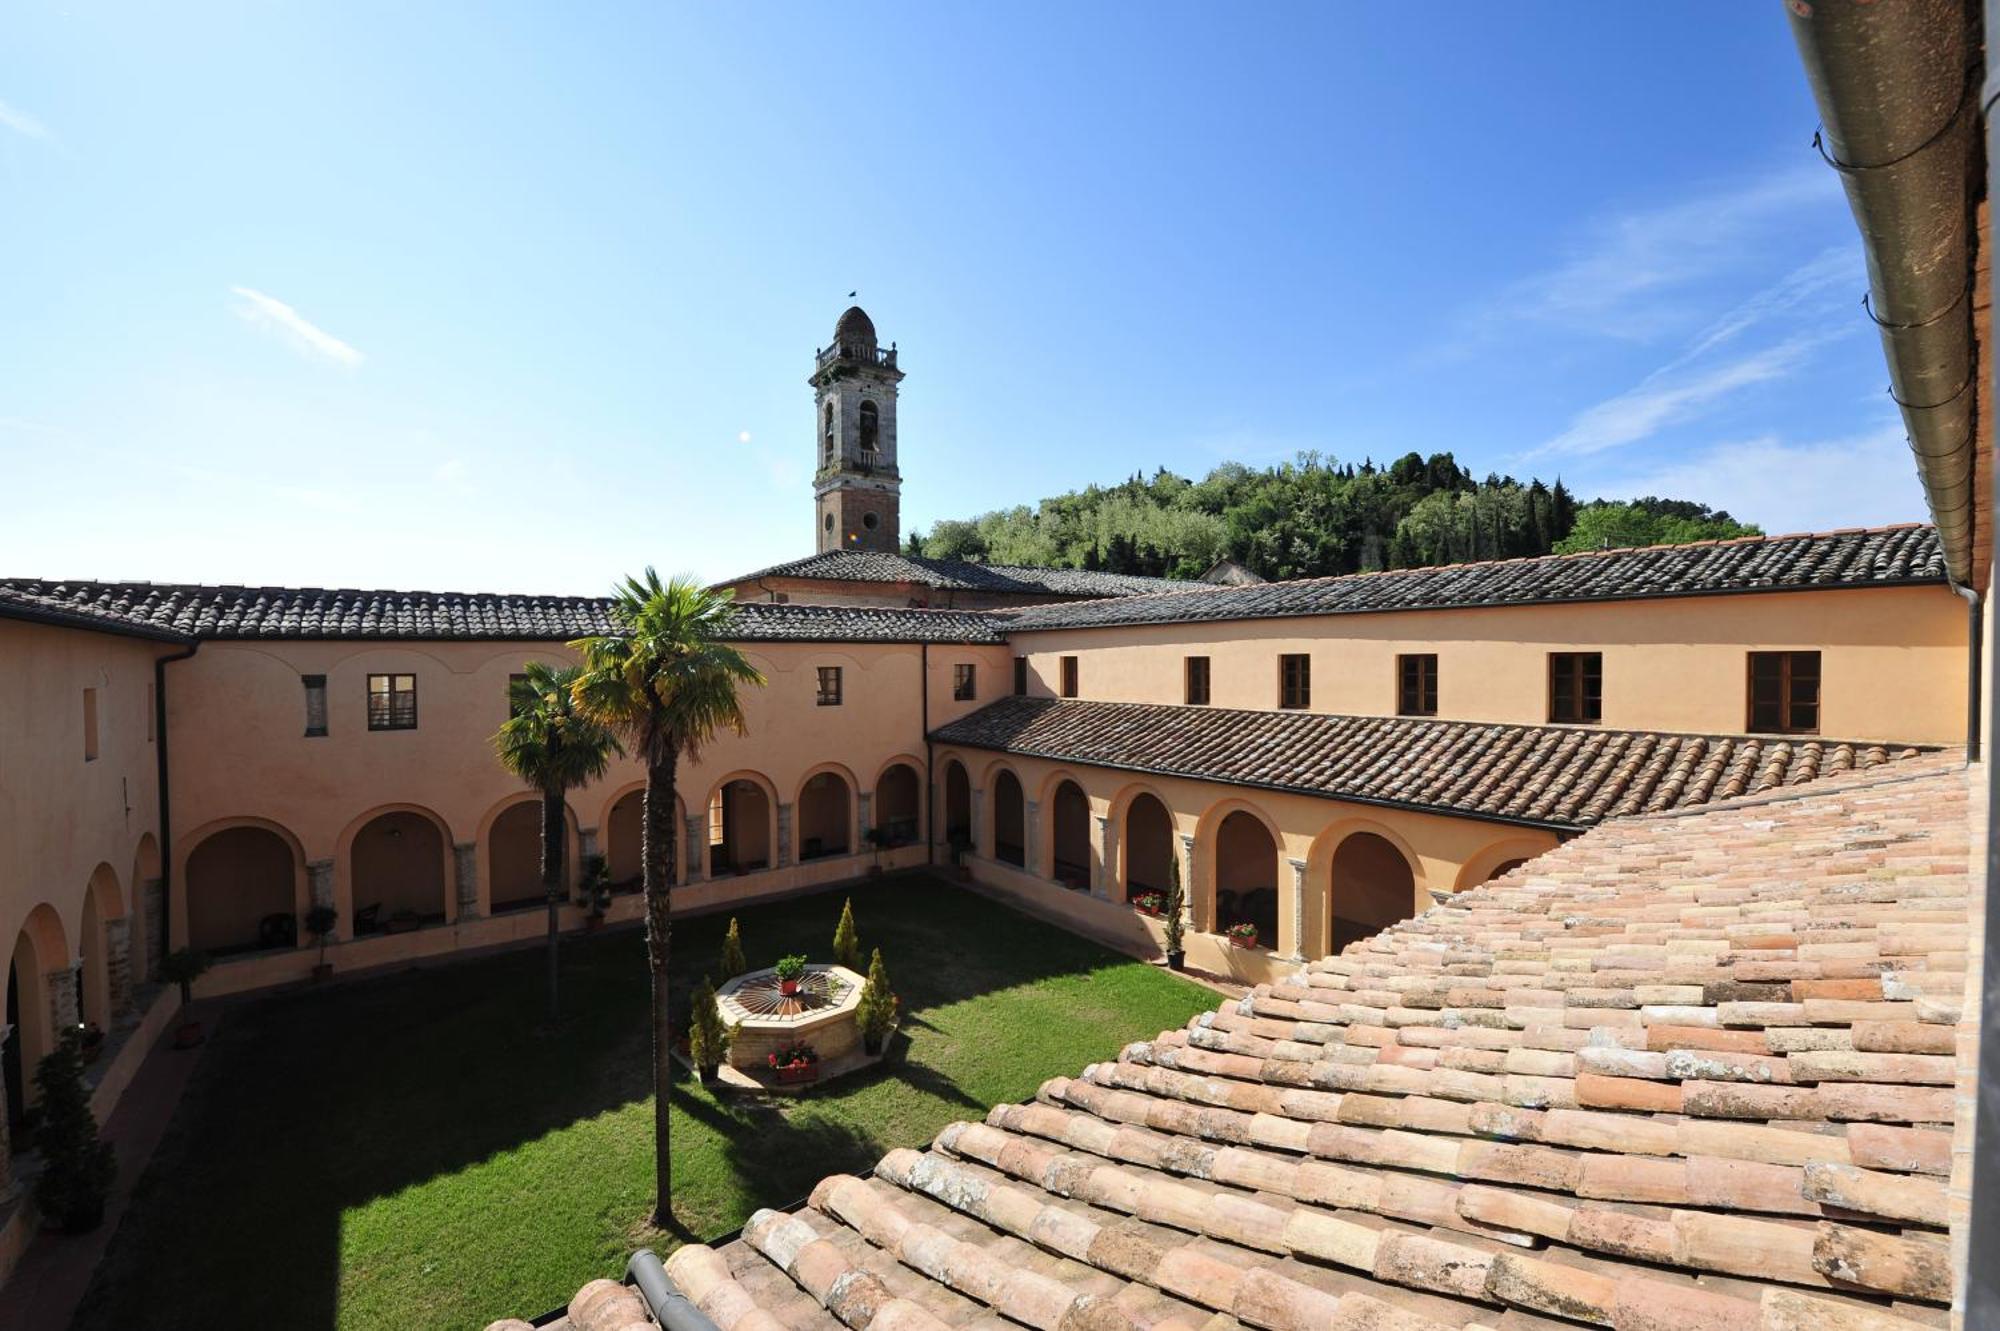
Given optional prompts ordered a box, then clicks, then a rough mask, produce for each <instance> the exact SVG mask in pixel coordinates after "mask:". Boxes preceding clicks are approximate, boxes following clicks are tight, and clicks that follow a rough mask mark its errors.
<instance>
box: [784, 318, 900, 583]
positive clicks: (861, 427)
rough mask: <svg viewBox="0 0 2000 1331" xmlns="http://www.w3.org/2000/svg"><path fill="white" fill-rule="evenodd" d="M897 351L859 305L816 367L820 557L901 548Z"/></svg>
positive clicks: (815, 523) (838, 329)
mask: <svg viewBox="0 0 2000 1331" xmlns="http://www.w3.org/2000/svg"><path fill="white" fill-rule="evenodd" d="M902 380H903V372H902V371H901V370H899V369H897V368H896V347H895V344H894V343H891V344H890V345H889V347H888V349H887V350H883V349H882V348H880V347H878V346H877V345H876V342H875V325H874V323H873V321H871V320H870V319H869V318H868V315H867V314H866V313H865V312H863V310H862V308H861V307H860V306H859V305H853V306H850V307H848V310H847V313H845V314H843V315H841V316H840V322H839V323H838V324H836V325H835V326H834V329H833V345H832V346H830V347H827V348H825V349H823V350H821V351H820V352H819V353H818V354H817V356H816V357H815V359H814V363H813V372H812V377H811V378H810V379H808V380H807V381H806V382H807V383H809V384H811V385H812V386H813V421H814V438H815V440H816V441H817V443H816V447H817V448H818V449H819V466H818V468H817V469H816V470H815V471H814V473H813V501H814V503H813V509H814V512H813V527H814V539H815V541H816V542H817V543H816V544H815V546H814V547H813V548H814V549H815V550H819V551H826V550H886V551H890V552H892V553H893V552H894V551H895V550H897V549H898V548H900V545H901V542H902V530H901V522H900V517H901V514H900V509H901V506H902V489H903V480H902V475H901V473H899V472H898V471H897V470H896V385H897V384H899V383H901V382H902Z"/></svg>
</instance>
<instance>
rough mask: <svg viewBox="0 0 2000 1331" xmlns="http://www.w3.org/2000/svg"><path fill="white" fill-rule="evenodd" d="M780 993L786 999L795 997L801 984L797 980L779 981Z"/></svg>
mask: <svg viewBox="0 0 2000 1331" xmlns="http://www.w3.org/2000/svg"><path fill="white" fill-rule="evenodd" d="M778 992H779V993H781V994H783V995H784V996H785V997H786V998H792V997H795V996H796V995H797V994H798V992H799V982H798V981H797V980H780V981H778Z"/></svg>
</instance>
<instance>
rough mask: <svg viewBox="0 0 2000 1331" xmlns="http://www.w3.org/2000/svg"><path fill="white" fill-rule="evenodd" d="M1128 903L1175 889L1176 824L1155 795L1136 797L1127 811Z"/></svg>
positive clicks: (1126, 870) (1126, 885) (1126, 878)
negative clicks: (1140, 897)
mask: <svg viewBox="0 0 2000 1331" xmlns="http://www.w3.org/2000/svg"><path fill="white" fill-rule="evenodd" d="M1124 841H1125V899H1126V900H1127V901H1131V900H1133V899H1134V898H1136V897H1139V896H1142V895H1144V894H1145V893H1148V892H1157V893H1159V894H1160V895H1161V896H1163V897H1164V896H1165V895H1166V894H1167V890H1168V889H1169V888H1170V887H1172V885H1173V871H1174V870H1173V864H1174V820H1173V815H1171V814H1169V813H1168V812H1167V806H1166V805H1164V804H1162V803H1161V802H1160V801H1159V800H1158V799H1157V798H1155V797H1154V796H1152V795H1145V794H1141V795H1136V796H1134V797H1133V799H1132V804H1131V806H1130V807H1129V808H1127V809H1126V810H1125V837H1124Z"/></svg>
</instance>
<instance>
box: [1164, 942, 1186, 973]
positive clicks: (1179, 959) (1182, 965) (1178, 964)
mask: <svg viewBox="0 0 2000 1331" xmlns="http://www.w3.org/2000/svg"><path fill="white" fill-rule="evenodd" d="M1167 969H1168V970H1170V971H1179V970H1186V969H1187V951H1186V949H1184V948H1175V949H1174V950H1173V951H1172V952H1169V953H1167Z"/></svg>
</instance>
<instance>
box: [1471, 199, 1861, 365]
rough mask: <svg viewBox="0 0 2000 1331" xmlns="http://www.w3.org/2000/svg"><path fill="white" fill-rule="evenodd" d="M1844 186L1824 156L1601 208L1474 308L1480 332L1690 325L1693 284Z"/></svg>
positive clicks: (1645, 335) (1635, 335)
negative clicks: (1644, 204) (1543, 260)
mask: <svg viewBox="0 0 2000 1331" xmlns="http://www.w3.org/2000/svg"><path fill="white" fill-rule="evenodd" d="M1839 188H1840V186H1839V182H1838V180H1837V178H1836V177H1835V175H1834V173H1833V172H1831V171H1828V170H1826V169H1824V168H1823V167H1821V166H1819V165H1818V164H1817V163H1815V164H1814V165H1813V166H1811V167H1807V168H1800V169H1795V170H1786V171H1782V172H1777V173H1772V174H1769V175H1765V176H1762V177H1760V178H1758V179H1757V180H1754V181H1751V182H1749V183H1747V184H1738V185H1735V186H1731V187H1728V188H1723V189H1716V190H1711V191H1709V192H1707V193H1704V194H1697V195H1695V196H1693V197H1684V198H1682V199H1680V200H1678V201H1676V202H1673V203H1670V204H1665V205H1662V206H1660V207H1656V208H1642V209H1633V210H1628V211H1625V212H1620V213H1613V214H1608V215H1606V216H1603V217H1600V218H1598V219H1596V220H1595V221H1593V222H1591V223H1589V224H1587V225H1585V226H1584V227H1583V228H1582V229H1581V230H1580V231H1579V232H1578V234H1577V235H1576V237H1575V238H1574V239H1573V240H1572V241H1571V243H1570V244H1569V246H1568V247H1567V252H1566V253H1565V255H1564V256H1563V258H1562V259H1561V261H1560V262H1558V263H1556V264H1555V265H1553V266H1552V267H1549V268H1546V269H1544V270H1542V271H1540V272H1536V273H1531V274H1529V275H1528V276H1526V277H1523V278H1520V279H1518V280H1517V281H1514V282H1511V283H1509V284H1508V285H1507V287H1506V288H1504V289H1503V290H1502V291H1501V292H1500V293H1499V294H1498V296H1497V297H1496V298H1495V299H1493V300H1492V301H1490V302H1487V303H1485V304H1483V305H1482V306H1480V307H1479V308H1477V309H1475V310H1474V311H1473V312H1472V314H1471V317H1470V320H1469V322H1470V324H1471V329H1472V332H1473V333H1474V334H1475V335H1477V334H1485V335H1487V336H1497V335H1500V334H1502V333H1503V332H1504V331H1505V330H1506V329H1508V328H1510V327H1513V326H1516V325H1519V324H1521V323H1534V324H1542V325H1548V326H1554V327H1559V328H1563V329H1567V330H1569V331H1572V332H1578V333H1585V334H1589V335H1592V336H1597V337H1614V338H1619V339H1624V340H1639V341H1644V340H1650V339H1652V338H1655V337H1658V336H1660V335H1662V334H1665V333H1670V332H1676V331H1680V330H1683V329H1685V328H1687V327H1688V326H1689V325H1690V324H1691V323H1693V322H1695V321H1696V320H1698V319H1699V318H1700V317H1701V315H1700V312H1699V308H1698V302H1696V301H1695V300H1693V299H1691V296H1690V290H1689V289H1690V288H1692V287H1694V286H1696V285H1697V284H1698V283H1700V282H1701V281H1702V280H1703V279H1705V278H1708V277H1711V276H1714V275H1716V274H1718V273H1722V272H1724V271H1727V270H1729V269H1732V268H1735V267H1737V266H1739V265H1740V264H1741V263H1742V262H1743V259H1744V250H1745V248H1746V246H1747V245H1748V244H1749V242H1751V241H1753V240H1755V239H1757V238H1760V237H1762V236H1765V235H1766V234H1769V233H1774V232H1777V231H1779V230H1781V229H1782V228H1783V227H1784V225H1785V223H1786V221H1787V220H1788V219H1790V218H1793V217H1795V216H1796V215H1797V214H1798V213H1799V212H1800V211H1801V210H1811V209H1818V208H1822V207H1824V206H1825V205H1826V203H1827V202H1828V200H1829V199H1831V198H1832V197H1833V196H1835V195H1837V194H1838V192H1839Z"/></svg>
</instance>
